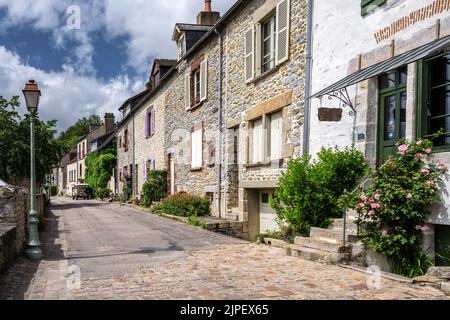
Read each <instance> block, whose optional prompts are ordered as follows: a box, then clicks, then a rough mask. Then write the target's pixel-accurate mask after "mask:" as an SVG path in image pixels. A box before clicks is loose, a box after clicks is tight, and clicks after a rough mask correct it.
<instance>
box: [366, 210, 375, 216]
mask: <svg viewBox="0 0 450 320" xmlns="http://www.w3.org/2000/svg"><path fill="white" fill-rule="evenodd" d="M367 214H368V215H369V216H371V217H372V216H374V215H375V211H373V210H370V211H369V212H368V213H367Z"/></svg>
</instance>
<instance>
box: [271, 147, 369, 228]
mask: <svg viewBox="0 0 450 320" xmlns="http://www.w3.org/2000/svg"><path fill="white" fill-rule="evenodd" d="M368 170H369V166H368V164H367V162H366V160H365V158H364V156H363V155H362V154H361V152H359V151H357V150H355V149H349V148H346V149H344V150H338V149H334V150H333V149H322V150H321V152H319V153H318V159H317V160H315V161H311V157H309V156H303V157H301V158H299V159H294V160H291V161H290V162H289V164H288V169H287V171H286V172H285V173H284V174H283V175H282V176H281V178H280V180H279V182H278V186H277V189H276V191H275V193H274V196H273V198H272V199H271V200H270V204H271V206H272V207H273V208H274V209H275V210H276V212H277V220H278V223H279V225H280V226H282V227H283V228H284V229H285V230H286V231H285V232H286V233H288V234H302V235H307V234H308V233H309V229H310V227H321V228H327V227H328V226H329V225H330V223H331V218H337V217H340V216H341V215H342V207H340V205H339V198H340V196H341V195H342V194H343V192H344V190H353V189H354V188H355V187H356V184H357V181H358V179H360V178H361V177H362V176H364V175H365V174H366V173H367V172H368Z"/></svg>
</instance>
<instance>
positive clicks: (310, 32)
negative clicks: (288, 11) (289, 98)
mask: <svg viewBox="0 0 450 320" xmlns="http://www.w3.org/2000/svg"><path fill="white" fill-rule="evenodd" d="M307 14H308V18H307V23H308V26H307V36H306V37H307V48H306V75H305V115H304V125H303V150H302V153H303V154H304V155H305V154H308V153H309V136H310V122H311V119H310V118H311V99H310V97H311V73H312V72H311V71H312V45H313V14H314V0H308V13H307Z"/></svg>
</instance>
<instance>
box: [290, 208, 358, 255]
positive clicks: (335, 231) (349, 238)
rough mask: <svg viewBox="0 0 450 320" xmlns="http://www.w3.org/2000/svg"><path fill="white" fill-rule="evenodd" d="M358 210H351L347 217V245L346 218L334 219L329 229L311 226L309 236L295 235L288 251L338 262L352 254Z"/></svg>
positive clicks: (355, 237)
mask: <svg viewBox="0 0 450 320" xmlns="http://www.w3.org/2000/svg"><path fill="white" fill-rule="evenodd" d="M356 219H357V214H356V212H349V213H348V215H347V219H346V245H345V247H344V246H343V245H344V244H343V236H344V235H343V232H344V219H343V218H341V219H334V220H333V223H332V224H331V226H330V227H329V228H328V229H323V228H311V231H310V236H309V237H295V240H294V244H289V245H287V246H286V247H285V248H286V253H287V254H288V255H290V256H293V257H298V258H302V259H306V260H311V261H323V262H328V263H338V262H341V261H343V260H345V259H346V258H347V257H348V256H349V255H351V250H352V244H353V243H355V242H357V240H358V237H357V226H356V224H355V223H354V222H355V221H356Z"/></svg>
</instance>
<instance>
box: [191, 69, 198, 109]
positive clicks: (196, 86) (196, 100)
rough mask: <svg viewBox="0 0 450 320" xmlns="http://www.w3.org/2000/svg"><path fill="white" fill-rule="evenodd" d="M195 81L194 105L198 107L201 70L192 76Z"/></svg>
mask: <svg viewBox="0 0 450 320" xmlns="http://www.w3.org/2000/svg"><path fill="white" fill-rule="evenodd" d="M192 78H193V81H194V96H193V98H194V101H193V104H194V105H196V104H197V103H199V102H200V69H196V70H195V71H194V74H193V76H192Z"/></svg>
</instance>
